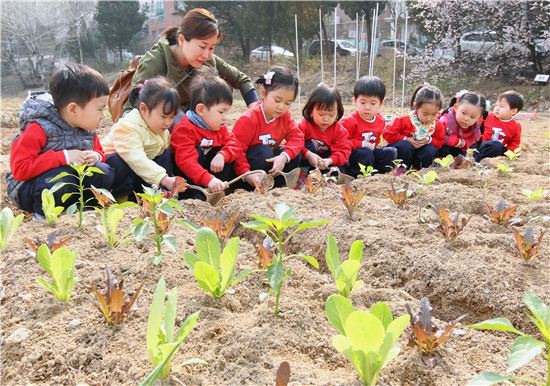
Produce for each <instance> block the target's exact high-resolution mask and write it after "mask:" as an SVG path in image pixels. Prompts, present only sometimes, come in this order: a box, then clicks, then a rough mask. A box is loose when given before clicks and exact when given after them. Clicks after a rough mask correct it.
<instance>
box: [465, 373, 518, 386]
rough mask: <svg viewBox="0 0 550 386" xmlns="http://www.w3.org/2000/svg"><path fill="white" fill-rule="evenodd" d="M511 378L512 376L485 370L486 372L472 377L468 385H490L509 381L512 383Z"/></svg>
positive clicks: (508, 382)
mask: <svg viewBox="0 0 550 386" xmlns="http://www.w3.org/2000/svg"><path fill="white" fill-rule="evenodd" d="M510 379H511V377H507V376H506V375H500V374H497V373H491V372H485V373H481V374H478V375H476V376H475V377H473V378H472V379H470V382H468V383H467V385H466V386H490V385H496V384H498V383H507V384H509V385H512V382H510Z"/></svg>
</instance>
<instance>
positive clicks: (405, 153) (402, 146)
mask: <svg viewBox="0 0 550 386" xmlns="http://www.w3.org/2000/svg"><path fill="white" fill-rule="evenodd" d="M391 146H392V147H395V148H396V149H397V158H399V159H400V160H402V162H403V163H404V164H405V165H407V167H409V168H410V167H411V166H412V167H413V168H414V169H416V170H420V169H422V168H427V167H430V166H431V164H432V163H433V162H434V159H435V155H436V153H437V148H436V147H435V146H434V145H432V144H431V143H428V144H426V145H424V146H422V147H419V148H418V149H415V148H414V147H413V145H412V144H411V143H410V142H409V141H406V140H402V141H397V142H395V143H394V144H392V145H391Z"/></svg>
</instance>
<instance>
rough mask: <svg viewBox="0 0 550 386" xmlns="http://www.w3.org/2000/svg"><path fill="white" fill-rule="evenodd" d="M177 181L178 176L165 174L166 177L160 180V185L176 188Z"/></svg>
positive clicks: (168, 188)
mask: <svg viewBox="0 0 550 386" xmlns="http://www.w3.org/2000/svg"><path fill="white" fill-rule="evenodd" d="M175 183H176V177H169V176H164V178H163V179H162V180H160V185H161V186H163V187H165V188H166V189H167V190H172V189H174V184H175Z"/></svg>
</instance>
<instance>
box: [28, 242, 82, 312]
mask: <svg viewBox="0 0 550 386" xmlns="http://www.w3.org/2000/svg"><path fill="white" fill-rule="evenodd" d="M76 258H77V254H76V252H72V251H70V250H68V249H67V248H65V247H61V248H58V249H56V250H55V251H54V252H53V253H51V252H50V250H49V248H48V246H47V245H46V244H42V245H40V246H39V247H38V249H37V250H36V259H37V260H38V263H39V264H40V266H41V267H42V268H43V269H44V271H46V273H47V274H48V275H50V277H51V278H52V279H53V281H52V283H49V282H48V281H47V280H46V279H44V278H43V277H38V278H36V282H37V283H38V284H40V285H41V286H42V287H44V288H45V289H47V290H48V291H50V292H51V293H52V294H53V295H54V296H55V297H56V298H57V300H59V301H61V302H64V303H66V302H68V301H69V300H70V299H71V293H72V290H73V286H74V284H75V278H74V266H75V261H76Z"/></svg>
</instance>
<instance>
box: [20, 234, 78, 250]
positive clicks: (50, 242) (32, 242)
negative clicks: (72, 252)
mask: <svg viewBox="0 0 550 386" xmlns="http://www.w3.org/2000/svg"><path fill="white" fill-rule="evenodd" d="M69 240H70V237H67V238H64V239H60V240H59V241H57V232H52V233H50V234H48V236H46V241H42V240H41V239H40V238H39V237H36V238H34V239H27V244H28V245H29V246H30V247H31V249H32V250H33V252H36V251H37V249H38V247H40V246H41V245H42V244H46V247H47V248H48V249H49V250H50V252H55V250H56V249H59V248H61V247H62V246H63V245H65V244H67V242H68V241H69Z"/></svg>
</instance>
